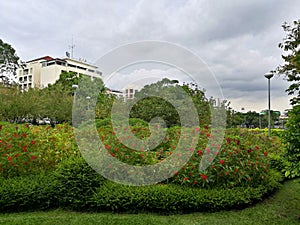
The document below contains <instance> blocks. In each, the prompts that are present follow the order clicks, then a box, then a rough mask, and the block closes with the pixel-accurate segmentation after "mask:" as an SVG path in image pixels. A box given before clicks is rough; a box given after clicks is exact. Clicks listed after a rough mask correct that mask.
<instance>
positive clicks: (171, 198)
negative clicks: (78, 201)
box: [92, 176, 280, 213]
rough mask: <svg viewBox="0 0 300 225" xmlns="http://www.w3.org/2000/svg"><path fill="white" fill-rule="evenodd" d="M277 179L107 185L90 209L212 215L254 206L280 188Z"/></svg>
mask: <svg viewBox="0 0 300 225" xmlns="http://www.w3.org/2000/svg"><path fill="white" fill-rule="evenodd" d="M279 177H280V176H279ZM279 177H277V178H275V179H272V180H270V183H268V184H266V185H259V186H257V187H255V188H254V187H234V188H228V189H221V188H215V189H203V188H192V187H184V186H178V185H174V184H158V185H153V186H144V187H133V186H125V185H120V184H116V183H112V182H107V183H105V184H104V185H103V186H102V187H101V188H99V189H98V190H97V192H96V193H95V195H94V197H93V202H94V204H95V205H93V206H92V208H93V210H95V211H113V212H123V211H126V212H134V213H136V212H143V211H148V212H149V211H150V212H157V213H183V212H215V211H219V210H230V209H240V208H244V207H246V206H249V205H251V204H253V203H256V202H257V201H259V200H261V199H262V198H263V197H265V196H266V195H267V194H269V193H271V192H272V191H274V190H275V189H277V188H278V187H279V186H280V184H279V183H278V182H277V181H278V179H280V178H279Z"/></svg>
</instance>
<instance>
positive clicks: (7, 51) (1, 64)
mask: <svg viewBox="0 0 300 225" xmlns="http://www.w3.org/2000/svg"><path fill="white" fill-rule="evenodd" d="M18 66H19V57H18V56H17V54H16V50H15V49H14V48H13V47H12V46H11V45H10V44H8V43H5V42H4V41H2V40H1V39H0V81H2V82H3V83H4V84H11V83H12V80H11V78H12V77H13V76H14V75H15V74H16V70H17V68H18Z"/></svg>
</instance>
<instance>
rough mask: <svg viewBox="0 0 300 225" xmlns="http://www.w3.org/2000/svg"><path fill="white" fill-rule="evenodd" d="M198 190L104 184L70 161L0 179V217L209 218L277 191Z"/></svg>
mask: <svg viewBox="0 0 300 225" xmlns="http://www.w3.org/2000/svg"><path fill="white" fill-rule="evenodd" d="M273 178H274V179H273V180H272V181H271V182H270V183H268V184H267V185H260V186H258V187H255V188H254V187H250V186H246V187H234V188H227V189H225V188H224V189H220V188H219V189H203V188H202V189H201V188H193V187H184V186H179V185H175V184H157V185H152V186H142V187H134V186H125V185H121V184H117V183H113V182H111V181H107V180H104V178H103V177H101V176H100V175H98V174H96V173H95V172H94V171H93V170H92V169H91V168H90V167H89V166H88V165H87V164H86V163H84V161H83V160H82V161H80V162H78V161H76V160H75V161H74V160H70V161H68V162H66V163H64V164H62V165H61V166H60V167H59V169H58V170H57V171H56V172H55V173H51V174H41V175H35V176H27V177H14V178H10V179H4V178H2V179H0V211H1V212H13V211H26V210H45V209H50V208H57V207H60V208H67V209H71V210H77V211H114V212H122V211H126V212H141V211H150V212H158V213H178V212H180V213H182V212H193V211H201V212H214V211H219V210H229V209H236V208H244V207H246V206H249V205H251V204H253V203H255V202H257V201H259V200H261V199H262V198H263V197H264V196H265V195H266V194H268V193H270V192H272V191H274V190H275V189H276V188H278V187H279V186H280V184H279V182H278V181H279V180H280V176H279V175H278V174H274V175H273Z"/></svg>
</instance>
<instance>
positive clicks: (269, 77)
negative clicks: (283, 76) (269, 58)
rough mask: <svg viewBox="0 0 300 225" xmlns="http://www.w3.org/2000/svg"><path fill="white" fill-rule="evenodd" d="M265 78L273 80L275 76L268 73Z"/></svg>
mask: <svg viewBox="0 0 300 225" xmlns="http://www.w3.org/2000/svg"><path fill="white" fill-rule="evenodd" d="M264 76H265V78H267V79H271V78H272V77H273V76H274V74H273V73H270V72H269V73H266V74H265V75H264Z"/></svg>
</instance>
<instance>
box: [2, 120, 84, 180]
mask: <svg viewBox="0 0 300 225" xmlns="http://www.w3.org/2000/svg"><path fill="white" fill-rule="evenodd" d="M79 155H80V154H79V151H78V148H77V145H76V142H75V139H74V137H73V132H72V127H71V126H69V125H67V124H63V125H60V124H59V125H57V126H56V127H55V128H51V127H50V126H29V124H19V125H15V124H9V123H4V124H0V177H1V176H3V177H14V176H22V175H28V174H36V173H40V172H41V171H48V170H53V169H54V168H55V167H56V166H57V165H58V164H59V163H60V162H61V161H62V160H64V159H66V158H68V157H70V156H79Z"/></svg>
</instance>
